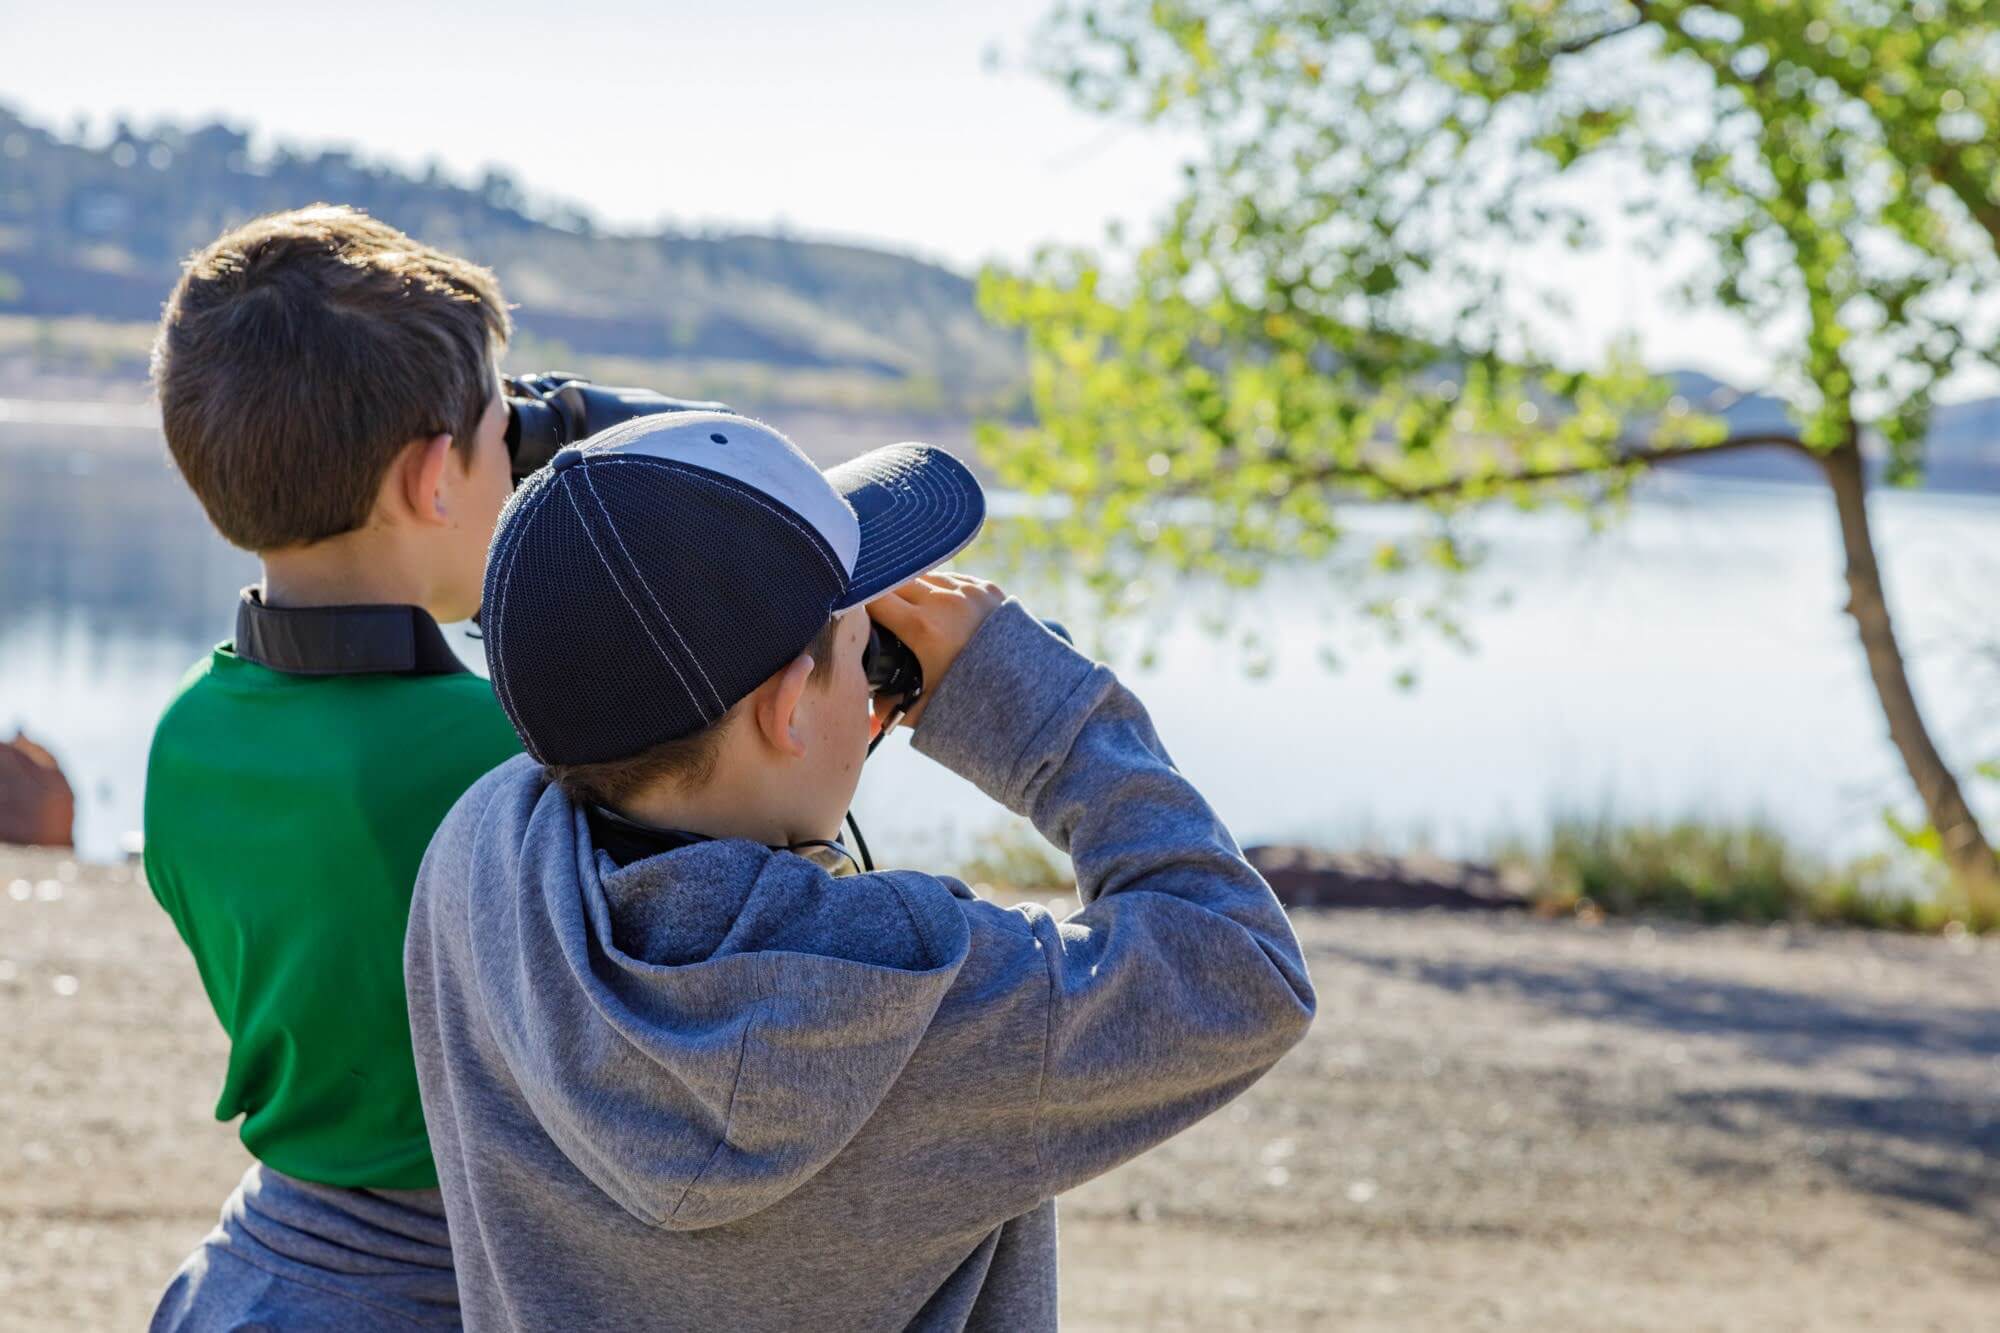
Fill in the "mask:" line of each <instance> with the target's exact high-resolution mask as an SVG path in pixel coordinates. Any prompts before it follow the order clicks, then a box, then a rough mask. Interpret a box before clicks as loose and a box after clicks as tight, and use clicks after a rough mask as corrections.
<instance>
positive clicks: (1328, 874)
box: [1243, 846, 1528, 912]
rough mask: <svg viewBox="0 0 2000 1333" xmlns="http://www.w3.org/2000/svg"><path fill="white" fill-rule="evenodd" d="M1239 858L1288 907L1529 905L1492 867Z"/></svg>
mask: <svg viewBox="0 0 2000 1333" xmlns="http://www.w3.org/2000/svg"><path fill="white" fill-rule="evenodd" d="M1243 854H1244V856H1245V857H1246V858H1247V859H1248V860H1249V862H1250V864H1251V865H1253V866H1255V867H1257V873H1258V874H1260V875H1262V876H1263V877H1264V878H1265V879H1266V880H1267V881H1269V883H1270V885H1271V891H1272V892H1274V893H1276V894H1277V895H1278V901H1279V902H1281V903H1283V904H1285V906H1287V907H1390V908H1403V909H1418V908H1427V907H1428V908H1443V909H1444V910H1446V911H1456V912H1491V911H1509V910H1518V909H1520V908H1524V907H1526V906H1528V896H1527V894H1526V892H1525V891H1524V886H1522V885H1520V884H1517V883H1513V882H1511V881H1510V880H1509V878H1508V877H1507V876H1505V875H1503V874H1501V873H1500V872H1499V871H1498V870H1496V869H1494V868H1493V867H1492V866H1483V865H1476V864H1472V863H1469V862H1464V861H1446V860H1442V859H1440V858H1438V857H1432V856H1380V855H1376V854H1373V853H1367V852H1325V851H1320V850H1319V849H1317V848H1312V847H1287V846H1275V847H1251V848H1248V849H1246V850H1245V851H1244V853H1243Z"/></svg>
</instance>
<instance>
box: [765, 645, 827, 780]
mask: <svg viewBox="0 0 2000 1333" xmlns="http://www.w3.org/2000/svg"><path fill="white" fill-rule="evenodd" d="M812 673H813V660H812V655H811V654H810V653H800V654H799V655H798V656H797V657H795V658H793V659H792V660H791V662H790V664H789V665H787V666H786V667H785V669H784V670H782V671H780V672H779V673H778V674H777V675H775V676H773V677H771V678H770V679H769V680H767V681H765V682H764V684H763V685H762V686H761V687H760V688H759V689H758V691H757V703H756V707H755V708H754V709H753V710H752V711H753V714H754V716H755V717H756V719H757V730H758V732H759V734H761V735H762V736H763V738H764V741H765V743H766V744H768V745H770V746H771V747H772V748H774V749H776V750H777V751H778V752H779V753H781V754H784V755H787V756H789V757H790V758H793V759H803V758H805V755H806V743H805V739H804V737H802V736H801V735H800V734H799V729H798V725H797V723H798V711H799V701H800V700H801V699H803V698H804V697H805V693H806V682H807V681H809V680H811V679H812Z"/></svg>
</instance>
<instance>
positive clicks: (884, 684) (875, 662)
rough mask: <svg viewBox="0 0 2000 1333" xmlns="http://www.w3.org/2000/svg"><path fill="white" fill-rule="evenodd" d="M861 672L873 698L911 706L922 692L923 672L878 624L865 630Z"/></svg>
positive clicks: (1064, 633)
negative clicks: (866, 637)
mask: <svg viewBox="0 0 2000 1333" xmlns="http://www.w3.org/2000/svg"><path fill="white" fill-rule="evenodd" d="M1042 624H1043V625H1044V626H1045V627H1046V628H1047V629H1048V631H1049V633H1051V634H1053V635H1055V636H1056V637H1057V638H1059V639H1061V640H1062V641H1063V642H1064V643H1073V642H1075V640H1073V639H1071V638H1070V636H1069V631H1068V630H1067V629H1064V628H1063V627H1062V625H1061V624H1059V623H1058V622H1056V621H1053V620H1044V621H1043V622H1042ZM861 670H862V672H863V673H864V674H865V675H866V676H867V677H868V693H870V694H871V695H875V696H877V697H886V698H890V699H901V700H902V701H903V702H904V703H905V704H909V703H913V702H915V700H916V697H917V696H918V695H919V694H921V693H922V692H923V688H924V668H923V664H922V663H921V662H919V661H917V655H916V653H914V652H912V651H911V650H910V646H909V645H908V644H906V643H904V642H903V641H902V640H901V639H899V638H897V637H896V636H895V635H894V634H892V633H890V632H889V630H888V629H886V628H885V627H883V626H882V625H880V624H876V623H872V622H871V623H870V624H869V626H868V646H867V648H865V649H863V650H862V653H861Z"/></svg>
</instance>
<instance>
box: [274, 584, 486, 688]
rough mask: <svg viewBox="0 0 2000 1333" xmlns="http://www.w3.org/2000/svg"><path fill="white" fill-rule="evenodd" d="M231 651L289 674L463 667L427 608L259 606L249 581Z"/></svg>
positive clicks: (437, 672)
mask: <svg viewBox="0 0 2000 1333" xmlns="http://www.w3.org/2000/svg"><path fill="white" fill-rule="evenodd" d="M235 652H236V655H237V656H238V657H241V658H244V659H245V660H247V661H251V662H255V663H257V664H258V665H259V666H264V667H269V668H270V669H271V670H273V671H282V672H284V673H285V674H286V675H290V676H356V675H364V674H373V673H388V672H398V673H405V674H411V675H419V676H443V675H450V674H452V673H454V672H460V671H464V670H465V664H464V663H463V662H461V661H459V660H458V654H457V653H454V652H453V651H452V650H451V644H449V643H448V642H446V641H445V637H444V631H443V630H441V629H439V628H438V625H437V621H435V620H432V619H431V617H430V613H429V612H427V611H425V610H424V609H423V608H422V607H417V606H300V607H287V606H266V605H264V595H263V593H262V591H261V590H259V589H258V588H256V587H249V588H245V589H244V590H243V600H242V601H240V602H238V603H237V604H236V644H235Z"/></svg>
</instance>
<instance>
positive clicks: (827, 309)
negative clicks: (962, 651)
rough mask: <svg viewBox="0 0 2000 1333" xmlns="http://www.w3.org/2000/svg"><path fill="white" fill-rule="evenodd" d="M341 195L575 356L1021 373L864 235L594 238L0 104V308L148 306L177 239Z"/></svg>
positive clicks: (41, 310)
mask: <svg viewBox="0 0 2000 1333" xmlns="http://www.w3.org/2000/svg"><path fill="white" fill-rule="evenodd" d="M319 201H330V202H337V203H349V204H353V205H355V206H356V207H359V208H363V209H366V210H367V211H368V212H369V213H371V214H373V215H375V216H377V217H379V218H382V219H383V220H385V221H387V222H390V223H392V224H394V225H395V226H397V227H400V228H402V229H403V230H405V231H408V232H409V233H410V234H412V235H413V236H416V237H418V238H419V239H421V240H424V241H427V242H429V243H431V244H434V245H438V246H441V247H444V248H446V249H450V250H454V251H458V252H460V253H463V254H465V255H467V256H468V257H470V258H474V259H476V260H478V261H479V262H482V263H485V264H487V265H489V266H491V267H492V268H493V269H494V270H495V271H496V272H498V274H499V275H500V278H501V281H502V283H503V284H504V286H505V287H506V290H507V293H508V295H509V297H510V298H511V299H512V300H514V301H517V302H519V303H520V306H521V309H520V310H519V311H518V312H517V317H518V322H519V324H520V326H521V328H522V329H523V330H525V331H526V332H527V333H528V334H529V335H530V336H531V337H533V338H536V339H539V340H543V341H544V342H546V343H549V344H555V345H556V346H553V347H551V348H550V349H549V350H550V352H551V353H552V354H556V355H560V354H561V353H563V352H569V353H572V354H576V355H580V356H588V357H605V356H612V357H629V358H637V359H645V360H656V361H657V360H686V361H700V362H711V363H712V362H743V363H754V364H756V365H759V366H764V367H775V368H789V369H798V370H810V371H816V372H831V371H838V372H846V373H849V374H853V375H859V376H866V377H871V378H878V379H887V380H901V381H908V382H912V383H918V384H923V385H927V386H931V387H933V388H934V389H935V390H936V391H937V393H938V395H939V397H940V399H941V401H944V402H953V403H962V402H966V401H970V400H973V399H976V398H979V397H982V396H986V395H990V394H992V393H995V392H998V391H1001V390H1004V389H1006V388H1008V387H1010V386H1012V385H1014V384H1016V383H1017V382H1018V381H1019V379H1020V377H1021V374H1022V358H1021V354H1020V351H1019V344H1018V342H1017V340H1016V339H1014V338H1013V337H1012V336H1011V335H1009V334H1007V333H1004V332H1002V331H1000V330H998V329H995V328H993V327H992V326H991V325H989V324H987V323H986V322H985V321H984V320H983V319H982V318H981V317H980V315H979V313H978V311H977V309H976V308H975V306H974V302H973V283H972V281H971V279H969V278H967V277H966V276H964V275H961V274H958V273H954V272H951V271H950V270H948V269H944V268H940V267H938V266H937V265H934V264H928V263H924V262H922V261H920V260H917V259H912V258H909V257H907V256H904V255H898V254H893V253H889V252H887V251H882V250H873V249H868V248H866V247H863V246H854V245H836V244H828V243H824V242H817V241H805V240H794V239H789V238H784V237H778V236H758V235H687V234H679V233H674V232H662V233H659V234H653V235H612V234H606V233H603V232H601V231H600V230H599V229H598V228H597V227H596V226H595V224H594V223H593V222H592V220H591V219H590V218H589V217H588V216H587V215H585V214H583V213H581V212H579V211H576V210H574V209H570V208H566V207H563V206H559V205H555V206H550V205H538V204H537V203H536V202H535V201H533V200H531V199H530V198H529V197H528V196H527V194H526V193H525V192H524V191H523V189H522V187H521V186H520V185H519V184H518V183H517V182H515V181H514V180H513V179H512V178H511V177H509V176H508V175H506V174H504V173H501V172H489V173H488V174H487V175H486V177H485V178H484V179H483V180H482V181H481V182H480V183H479V184H478V185H477V186H476V187H470V186H467V185H463V184H460V183H457V182H454V181H452V180H448V179H445V178H443V177H442V176H440V175H439V174H438V173H437V172H436V171H435V169H433V170H432V171H431V172H429V173H428V174H425V175H422V176H418V175H414V174H411V173H406V172H403V171H399V170H396V169H394V168H390V167H384V166H380V165H376V164H372V163H368V162H365V161H362V160H359V159H357V158H356V157H355V156H354V155H353V154H351V153H348V152H344V151H338V150H335V151H317V152H298V151H293V150H290V149H282V148H281V149H279V150H277V151H276V152H275V153H273V154H271V155H269V156H266V157H260V156H258V155H256V154H254V153H253V152H252V151H251V147H250V142H249V138H248V136H247V135H246V134H245V133H244V132H243V131H241V130H239V129H235V128H231V127H229V126H227V125H221V124H212V125H204V126H201V127H199V128H196V129H180V128H176V127H171V126H169V127H163V128H160V129H157V130H152V131H148V132H144V133H141V132H139V131H137V130H134V129H132V128H130V127H129V126H121V127H120V129H119V132H118V133H117V134H116V136H115V137H114V138H113V139H112V141H111V142H110V143H108V144H104V145H101V146H94V147H93V146H86V145H83V144H80V143H77V142H73V141H71V140H69V139H66V138H65V137H63V136H61V135H59V134H57V133H54V132H51V131H50V130H47V129H45V128H42V127H40V126H37V125H34V124H32V123H30V122H29V121H27V120H26V119H24V118H23V117H21V116H20V115H18V114H16V113H15V112H13V111H12V110H10V109H8V108H6V107H5V106H0V313H5V314H15V315H30V316H60V315H89V316H94V317H98V318H105V319H116V320H151V319H156V318H157V317H158V315H159V309H160V302H161V301H162V299H163V298H164V297H165V296H166V294H167V291H168V289H169V288H170V287H171V285H172V283H173V280H174V277H175V275H176V273H177V270H178V266H179V263H180V261H181V260H182V258H183V257H185V256H186V255H187V254H188V253H189V252H190V251H192V250H194V249H196V248H198V247H200V246H202V245H204V244H206V243H207V242H208V241H210V240H212V239H214V237H215V236H216V235H217V234H218V233H220V232H221V231H222V230H223V229H224V228H226V227H228V226H230V225H232V224H234V223H237V222H241V221H244V220H246V219H248V218H251V217H255V216H257V215H258V214H261V213H268V212H272V211H275V210H278V209H284V208H292V207H296V206H299V205H302V204H310V203H315V202H319Z"/></svg>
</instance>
